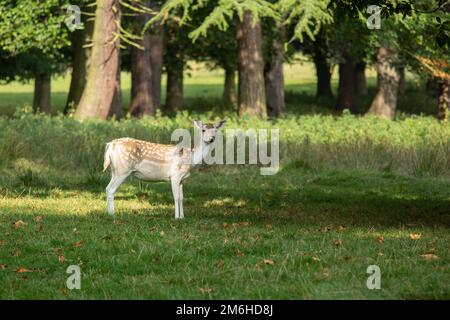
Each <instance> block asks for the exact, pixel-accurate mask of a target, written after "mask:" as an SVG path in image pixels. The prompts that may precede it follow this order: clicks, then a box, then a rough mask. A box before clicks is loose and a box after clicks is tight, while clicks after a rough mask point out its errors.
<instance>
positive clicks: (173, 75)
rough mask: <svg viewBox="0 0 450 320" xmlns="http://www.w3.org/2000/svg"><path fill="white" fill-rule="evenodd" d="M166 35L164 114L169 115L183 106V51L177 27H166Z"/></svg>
mask: <svg viewBox="0 0 450 320" xmlns="http://www.w3.org/2000/svg"><path fill="white" fill-rule="evenodd" d="M166 31H167V33H166V35H167V42H166V43H167V55H166V58H167V59H166V61H164V62H165V64H166V71H167V86H166V104H165V112H166V113H167V114H171V113H173V112H176V111H178V110H180V109H181V107H182V106H183V69H184V52H183V51H184V50H183V48H182V43H181V42H180V41H179V37H178V32H179V31H180V30H179V28H178V27H177V26H173V25H170V24H169V25H166Z"/></svg>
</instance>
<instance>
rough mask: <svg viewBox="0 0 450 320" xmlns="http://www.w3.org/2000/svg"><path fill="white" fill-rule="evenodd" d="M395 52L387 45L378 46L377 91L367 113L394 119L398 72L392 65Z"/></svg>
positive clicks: (398, 80) (398, 79)
mask: <svg viewBox="0 0 450 320" xmlns="http://www.w3.org/2000/svg"><path fill="white" fill-rule="evenodd" d="M393 59H395V52H394V51H393V50H391V49H389V48H387V47H383V46H382V47H380V48H379V50H378V55H377V79H378V92H377V94H376V95H375V98H374V100H373V102H372V105H371V106H370V109H369V111H368V112H367V113H368V114H374V115H377V116H379V117H385V118H388V119H391V120H392V119H394V117H395V109H396V107H397V97H398V86H399V82H400V73H399V72H398V70H397V69H396V68H395V67H394V66H393V65H392V62H393Z"/></svg>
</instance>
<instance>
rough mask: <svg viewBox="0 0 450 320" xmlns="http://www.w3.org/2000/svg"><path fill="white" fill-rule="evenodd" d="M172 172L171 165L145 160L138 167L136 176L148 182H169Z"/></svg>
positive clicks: (135, 172)
mask: <svg viewBox="0 0 450 320" xmlns="http://www.w3.org/2000/svg"><path fill="white" fill-rule="evenodd" d="M171 171H172V170H171V164H164V163H161V162H155V161H150V160H143V161H142V162H140V163H139V164H137V165H136V167H135V171H134V175H135V176H136V178H139V179H141V180H146V181H169V180H170V176H171Z"/></svg>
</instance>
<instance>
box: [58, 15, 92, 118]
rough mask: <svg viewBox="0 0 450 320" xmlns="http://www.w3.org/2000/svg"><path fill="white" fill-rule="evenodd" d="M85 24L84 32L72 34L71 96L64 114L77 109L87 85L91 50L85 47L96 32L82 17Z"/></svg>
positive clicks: (83, 16)
mask: <svg viewBox="0 0 450 320" xmlns="http://www.w3.org/2000/svg"><path fill="white" fill-rule="evenodd" d="M90 8H91V7H86V6H84V7H83V10H84V11H89V10H90ZM82 22H83V24H84V29H83V30H75V31H74V32H72V33H71V34H70V36H71V43H72V74H71V80H70V88H69V94H68V95H67V101H66V105H65V106H64V114H67V113H68V112H69V110H70V109H75V108H76V107H77V106H78V104H79V102H80V100H81V96H82V94H83V91H84V87H85V85H86V76H87V69H88V64H89V56H90V53H91V50H90V48H84V47H83V46H84V45H86V44H88V43H89V41H91V40H92V32H93V30H94V22H93V21H92V20H89V19H87V18H85V15H82Z"/></svg>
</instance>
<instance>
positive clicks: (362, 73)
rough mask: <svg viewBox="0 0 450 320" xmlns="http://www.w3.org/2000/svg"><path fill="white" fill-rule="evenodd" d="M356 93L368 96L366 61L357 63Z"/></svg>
mask: <svg viewBox="0 0 450 320" xmlns="http://www.w3.org/2000/svg"><path fill="white" fill-rule="evenodd" d="M355 94H356V95H357V96H367V94H368V89H367V80H366V63H365V62H359V63H357V64H356V65H355Z"/></svg>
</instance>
